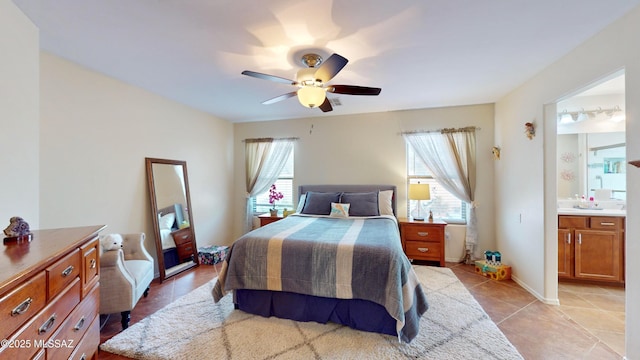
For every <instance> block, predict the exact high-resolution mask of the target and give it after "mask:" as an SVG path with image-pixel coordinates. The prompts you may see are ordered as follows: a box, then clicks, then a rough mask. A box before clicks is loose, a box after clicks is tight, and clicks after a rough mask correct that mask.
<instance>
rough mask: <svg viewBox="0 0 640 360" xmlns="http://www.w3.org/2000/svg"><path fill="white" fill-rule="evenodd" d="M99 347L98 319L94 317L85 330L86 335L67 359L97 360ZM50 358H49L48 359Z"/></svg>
mask: <svg viewBox="0 0 640 360" xmlns="http://www.w3.org/2000/svg"><path fill="white" fill-rule="evenodd" d="M99 345H100V317H99V316H96V318H95V319H94V320H93V322H92V323H91V325H89V328H88V329H87V332H86V334H84V337H83V338H82V340H80V342H79V343H78V345H77V346H76V348H75V349H74V350H73V353H72V354H71V356H70V357H69V359H70V360H71V359H73V360H90V359H97V358H98V356H97V353H98V346H99ZM48 358H50V357H48Z"/></svg>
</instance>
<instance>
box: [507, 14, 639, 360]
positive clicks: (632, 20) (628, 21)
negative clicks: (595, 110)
mask: <svg viewBox="0 0 640 360" xmlns="http://www.w3.org/2000/svg"><path fill="white" fill-rule="evenodd" d="M639 33H640V7H636V8H635V9H633V10H632V11H631V12H630V13H629V14H627V15H626V16H624V17H623V18H622V19H620V20H619V21H617V22H616V23H614V24H613V25H611V26H609V27H607V28H606V29H605V30H604V31H602V32H601V33H599V34H597V35H596V36H594V37H593V38H591V39H590V40H588V41H587V42H585V43H584V44H582V45H581V46H579V47H578V48H576V49H575V50H573V51H571V52H569V53H568V54H567V55H566V56H564V57H563V58H561V59H560V60H559V61H557V62H556V63H554V64H553V65H551V66H549V67H548V68H547V69H545V70H544V71H542V72H541V73H539V74H538V75H536V76H535V77H534V78H532V79H531V80H530V81H528V82H527V83H525V84H524V85H522V86H521V87H520V88H518V89H516V90H515V91H513V92H512V93H510V94H508V95H507V96H505V97H504V98H503V99H501V100H500V101H498V102H497V103H496V107H495V115H496V116H495V119H496V121H495V139H496V143H497V144H498V145H499V146H501V147H502V150H503V151H502V154H503V156H502V160H501V161H500V162H499V163H498V164H497V166H496V169H495V171H496V175H495V179H496V214H497V216H496V235H497V241H498V249H499V250H500V251H501V252H503V251H504V252H507V253H511V254H513V256H514V258H513V260H514V261H513V263H512V267H513V272H514V276H517V278H518V280H519V281H521V282H522V283H523V284H524V285H525V286H526V287H528V288H529V289H530V290H532V291H533V292H534V293H536V294H538V295H539V296H540V297H541V298H543V299H545V300H546V301H549V302H553V301H554V300H557V231H556V229H557V219H556V213H555V200H556V189H557V186H556V179H557V177H556V164H555V161H556V160H555V156H556V130H555V128H556V117H555V109H554V108H555V106H552V107H549V108H548V109H547V110H545V104H547V103H552V102H556V101H557V100H559V99H561V98H564V97H566V95H568V94H571V93H573V92H575V91H577V90H579V89H581V88H584V87H585V86H587V85H589V84H590V83H591V82H593V81H596V80H598V79H601V78H604V77H606V76H608V75H610V74H613V73H615V72H616V71H619V70H620V69H622V68H624V69H625V74H626V100H625V105H626V116H627V122H626V143H627V154H626V155H627V156H626V157H627V159H628V160H635V159H640V142H638V141H637V138H638V135H640V120H639V118H638V116H639V115H638V114H640V48H639V47H638V46H637V41H638V34H639ZM560 110H562V109H560ZM545 115H547V116H546V117H545ZM527 121H534V122H535V124H536V125H537V127H538V131H537V136H536V137H535V138H534V139H533V140H528V139H527V138H526V137H525V136H524V134H523V132H524V123H525V122H527ZM639 181H640V169H637V168H633V167H631V166H630V165H627V184H635V183H638V182H639ZM627 204H628V206H627V207H628V210H627V222H626V238H627V241H626V258H627V259H636V258H637V257H638V256H640V242H638V239H640V221H638V220H639V219H640V191H638V190H637V187H636V188H633V187H631V186H630V187H629V188H628V193H627ZM519 213H521V214H523V222H522V223H519V222H518V221H516V219H515V216H514V215H515V214H519ZM626 277H627V278H626V303H627V308H626V316H627V319H626V337H627V342H626V356H627V358H628V359H640V343H639V342H637V341H633V340H634V339H639V338H640V307H638V306H634V304H638V303H640V263H639V262H637V261H627V262H626Z"/></svg>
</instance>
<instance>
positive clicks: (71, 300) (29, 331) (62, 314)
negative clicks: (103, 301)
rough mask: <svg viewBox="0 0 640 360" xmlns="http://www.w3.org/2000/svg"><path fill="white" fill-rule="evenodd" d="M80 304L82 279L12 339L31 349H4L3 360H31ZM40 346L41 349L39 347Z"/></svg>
mask: <svg viewBox="0 0 640 360" xmlns="http://www.w3.org/2000/svg"><path fill="white" fill-rule="evenodd" d="M79 302H80V279H79V278H76V279H75V282H74V283H73V284H71V285H69V286H68V287H67V288H66V289H64V290H63V292H62V294H60V295H59V296H58V297H57V298H56V299H54V300H53V301H52V302H51V303H50V304H49V305H47V306H46V307H45V308H44V310H42V311H40V313H39V314H38V315H36V316H35V317H34V318H33V319H32V320H31V321H29V322H28V323H27V324H26V325H25V326H24V327H22V328H21V329H20V330H18V332H17V333H16V334H15V335H14V336H13V337H12V338H11V340H12V341H13V343H15V344H20V343H22V344H27V343H28V344H30V347H29V348H28V349H27V348H24V347H22V348H20V347H4V348H2V349H1V350H0V351H1V353H0V358H2V359H5V358H6V359H29V358H31V357H32V356H33V354H35V353H36V351H37V350H38V349H39V347H40V348H42V346H41V345H42V344H44V343H46V342H47V340H49V338H50V337H51V335H52V334H53V333H54V332H55V331H56V330H57V329H58V327H59V326H60V324H61V323H62V322H63V321H64V319H65V318H66V317H67V316H68V315H69V314H70V313H71V311H72V310H73V308H74V307H75V306H76V305H77V304H78V303H79ZM38 346H39V347H38Z"/></svg>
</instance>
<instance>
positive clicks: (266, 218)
mask: <svg viewBox="0 0 640 360" xmlns="http://www.w3.org/2000/svg"><path fill="white" fill-rule="evenodd" d="M258 218H259V219H260V227H262V226H265V225H267V224H271V223H272V222H276V221H278V220H282V215H278V216H271V214H269V213H266V214H262V215H260V216H258Z"/></svg>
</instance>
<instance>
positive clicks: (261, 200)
mask: <svg viewBox="0 0 640 360" xmlns="http://www.w3.org/2000/svg"><path fill="white" fill-rule="evenodd" d="M275 184H276V190H277V191H279V192H281V193H282V195H284V197H283V198H282V200H280V201H278V202H276V209H278V210H283V209H285V208H286V209H293V208H294V205H293V204H294V201H293V151H291V155H289V158H288V159H287V163H286V164H285V166H284V169H282V172H281V173H280V176H279V177H278V180H276V182H275ZM269 209H271V204H269V190H268V189H267V191H265V192H263V193H262V194H260V195H258V196H256V197H255V200H254V203H253V212H254V213H266V212H269Z"/></svg>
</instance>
